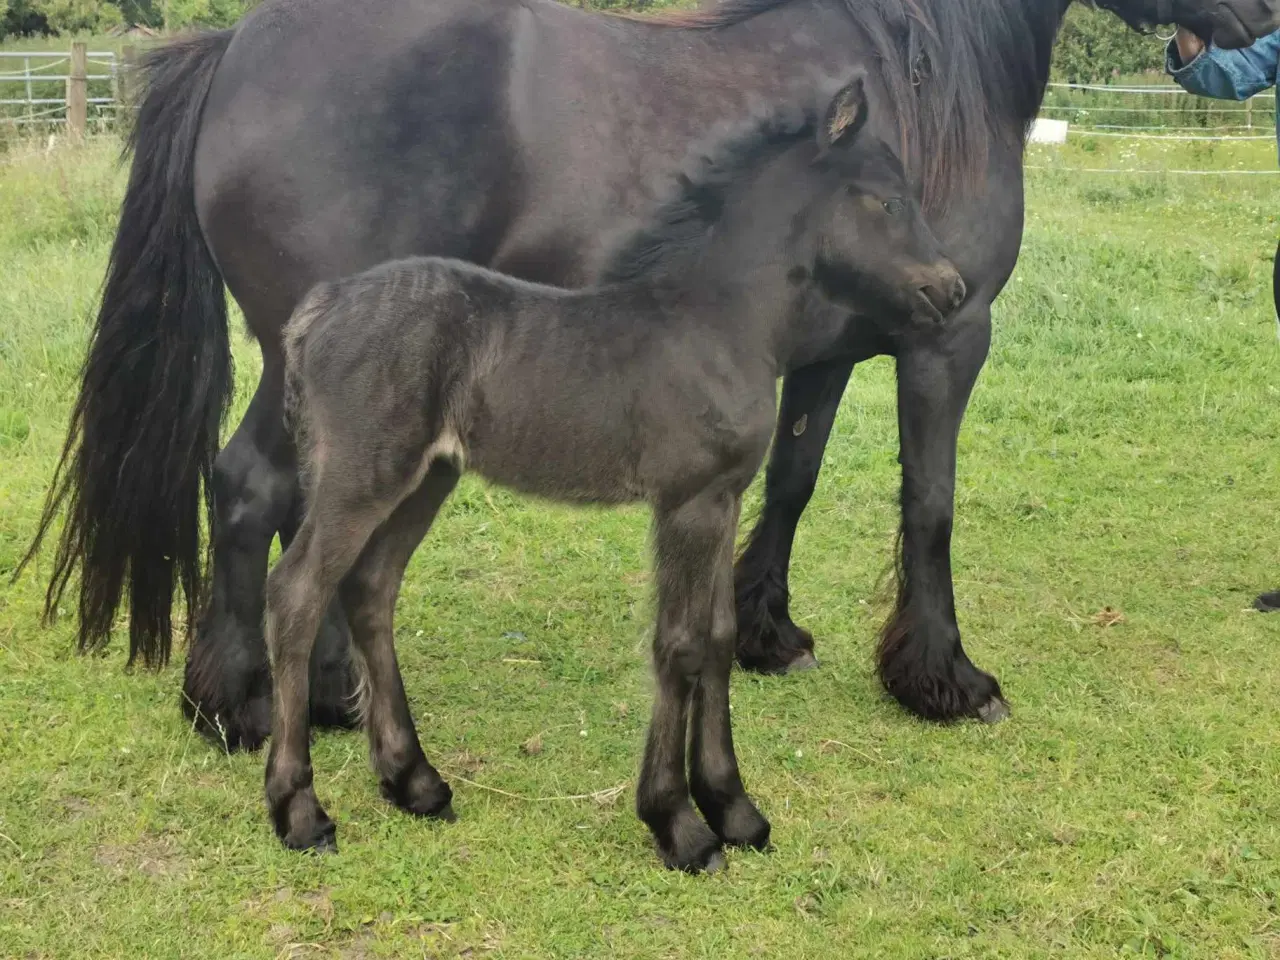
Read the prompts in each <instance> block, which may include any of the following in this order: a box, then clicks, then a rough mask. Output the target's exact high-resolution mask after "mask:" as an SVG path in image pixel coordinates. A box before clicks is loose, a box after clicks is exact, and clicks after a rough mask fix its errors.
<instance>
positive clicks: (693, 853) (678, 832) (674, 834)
mask: <svg viewBox="0 0 1280 960" xmlns="http://www.w3.org/2000/svg"><path fill="white" fill-rule="evenodd" d="M668 831H669V832H668ZM662 834H666V836H667V839H666V840H665V841H664V840H661V839H660V840H659V843H658V849H659V852H660V853H661V854H662V862H663V863H664V864H666V865H667V867H668V869H671V870H683V871H684V872H685V873H714V872H715V871H717V870H722V869H724V852H723V851H722V850H721V849H720V838H719V837H717V836H716V835H715V833H714V832H712V830H711V828H710V827H709V826H707V825H706V823H704V822H703V821H702V818H700V817H699V816H698V815H697V814H696V813H694V812H693V810H692V808H686V809H683V810H681V811H680V812H679V813H677V814H676V815H675V817H674V819H673V820H672V821H671V822H670V826H669V828H668V830H663V831H662V832H661V833H660V834H659V837H661V836H662Z"/></svg>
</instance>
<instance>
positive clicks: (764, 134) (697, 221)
mask: <svg viewBox="0 0 1280 960" xmlns="http://www.w3.org/2000/svg"><path fill="white" fill-rule="evenodd" d="M816 121H817V113H816V111H814V110H805V109H801V108H799V107H795V106H787V107H774V108H773V109H771V110H769V111H768V112H764V113H761V114H759V115H757V116H756V117H754V118H752V119H750V120H748V121H746V122H744V123H742V124H739V125H738V126H736V127H733V128H731V129H730V130H729V131H728V132H727V133H725V134H723V135H721V136H719V137H716V138H715V139H713V140H711V141H710V142H709V143H708V144H707V145H706V146H704V147H702V148H695V149H694V150H693V151H692V158H691V160H690V161H689V162H688V163H687V164H686V166H685V170H684V172H682V173H681V174H679V176H677V178H676V183H675V190H674V191H673V192H672V194H671V196H670V197H669V198H668V199H667V200H666V201H665V202H663V203H662V204H661V205H660V206H659V207H658V209H657V210H656V211H655V212H654V214H653V217H652V219H651V220H650V221H649V223H648V224H647V225H645V226H643V227H640V228H639V229H638V230H636V231H635V232H633V233H631V234H629V235H628V236H627V237H626V239H624V240H623V241H622V242H621V243H620V244H619V245H618V247H617V249H616V250H615V251H614V252H613V254H612V256H610V258H609V260H608V263H607V264H606V265H605V267H604V269H603V271H602V273H601V275H600V283H602V284H612V283H631V282H634V281H637V280H641V279H645V278H652V277H653V276H654V275H655V274H657V273H659V272H660V271H662V270H663V269H664V268H666V267H669V266H671V265H672V264H674V263H675V262H677V261H683V260H684V258H685V257H686V256H687V255H688V254H690V253H691V252H693V251H695V250H697V249H698V248H700V247H701V246H702V244H703V243H704V242H705V240H706V236H707V232H708V231H709V230H710V229H711V228H712V227H713V226H714V225H715V223H716V221H718V220H719V219H720V214H721V213H722V212H723V210H724V201H725V195H726V194H727V193H728V191H729V190H730V189H731V188H732V187H733V186H734V185H735V184H736V183H738V182H739V181H740V180H741V179H742V178H743V177H744V176H746V175H747V174H748V172H749V171H751V170H753V169H754V168H755V167H756V166H757V165H758V164H759V163H760V162H761V161H762V160H764V159H765V157H767V156H769V155H772V154H776V153H779V152H781V151H782V150H785V149H786V148H788V147H790V146H792V145H794V144H796V143H798V142H800V141H801V140H805V139H808V138H811V137H813V136H814V134H815V131H816V129H817V127H816Z"/></svg>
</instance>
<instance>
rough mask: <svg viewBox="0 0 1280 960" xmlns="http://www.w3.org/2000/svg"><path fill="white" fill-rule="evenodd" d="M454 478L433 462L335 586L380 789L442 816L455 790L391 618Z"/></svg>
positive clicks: (409, 808)
mask: <svg viewBox="0 0 1280 960" xmlns="http://www.w3.org/2000/svg"><path fill="white" fill-rule="evenodd" d="M457 482H458V472H457V471H456V470H454V469H453V468H452V467H451V466H447V465H445V464H443V463H437V464H436V465H435V466H433V467H432V469H431V470H430V472H429V473H428V474H427V477H426V479H425V480H423V482H422V486H421V487H419V488H418V489H417V490H416V491H415V492H414V493H413V494H411V495H410V496H409V497H408V499H406V500H405V501H404V502H403V503H402V504H400V506H399V507H398V508H396V512H395V513H394V514H392V515H391V517H390V519H388V520H387V521H386V522H385V523H383V524H382V526H381V527H379V528H378V531H377V532H376V533H375V534H374V535H373V538H372V539H371V540H370V541H369V543H368V545H367V546H366V547H365V550H364V553H363V554H361V556H360V560H359V561H358V562H357V563H356V566H355V568H354V569H353V570H352V571H351V572H350V573H349V574H347V577H346V579H345V580H343V582H342V587H341V590H340V594H341V597H342V603H343V606H344V607H345V608H346V610H347V612H348V615H349V616H350V617H351V629H352V634H353V637H354V640H355V645H356V650H357V652H358V655H359V656H360V657H361V658H362V659H363V661H364V662H363V667H364V671H365V677H366V681H367V683H368V690H367V692H366V693H365V696H364V697H363V698H362V699H363V700H364V701H365V702H366V703H367V709H366V714H365V725H366V726H367V728H368V730H369V748H370V751H371V753H372V756H373V765H374V768H375V769H376V770H377V771H378V777H379V779H380V780H381V787H382V795H383V796H384V797H386V798H387V799H388V800H390V801H391V802H392V803H394V804H395V805H396V806H397V807H399V808H400V809H401V810H404V811H406V812H408V813H412V814H416V815H418V816H425V817H437V818H439V819H442V820H452V819H453V807H452V805H451V803H450V801H451V800H452V798H453V792H452V791H451V790H450V789H449V785H448V784H447V783H445V781H444V780H442V779H441V777H440V774H439V773H437V772H436V769H435V767H433V766H431V764H430V763H429V762H428V761H427V758H426V755H425V754H424V753H423V752H422V745H421V744H420V743H419V741H418V734H417V731H416V730H415V729H414V725H413V715H412V714H411V713H410V711H409V703H408V700H407V699H406V698H405V693H404V684H403V683H402V682H401V677H400V667H399V665H398V664H397V663H396V651H395V635H394V619H395V608H396V596H397V595H398V594H399V592H400V584H401V582H402V581H403V579H404V570H405V567H406V566H407V565H408V563H409V558H410V557H412V556H413V551H414V550H415V549H416V548H417V546H418V544H419V543H421V542H422V538H423V537H424V536H426V534H427V531H428V530H429V529H430V528H431V522H432V520H434V519H435V516H436V513H437V512H438V511H439V509H440V506H441V505H442V504H443V503H444V501H445V499H446V498H447V497H448V496H449V494H450V493H451V492H452V491H453V488H454V486H455V485H456V484H457Z"/></svg>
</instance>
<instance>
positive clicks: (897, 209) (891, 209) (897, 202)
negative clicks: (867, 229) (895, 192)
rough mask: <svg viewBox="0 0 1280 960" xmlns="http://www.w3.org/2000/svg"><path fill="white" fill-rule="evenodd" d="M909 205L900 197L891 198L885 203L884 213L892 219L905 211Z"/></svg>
mask: <svg viewBox="0 0 1280 960" xmlns="http://www.w3.org/2000/svg"><path fill="white" fill-rule="evenodd" d="M906 207H907V205H906V204H905V203H903V202H902V200H901V199H899V198H898V197H890V198H889V199H888V200H886V201H885V202H884V212H885V213H887V214H889V216H891V217H896V216H897V215H898V214H900V213H902V211H903V210H905V209H906Z"/></svg>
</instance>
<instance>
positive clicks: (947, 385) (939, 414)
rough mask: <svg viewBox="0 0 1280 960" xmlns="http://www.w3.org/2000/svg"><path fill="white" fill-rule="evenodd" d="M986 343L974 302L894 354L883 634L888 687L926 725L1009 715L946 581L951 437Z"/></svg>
mask: <svg viewBox="0 0 1280 960" xmlns="http://www.w3.org/2000/svg"><path fill="white" fill-rule="evenodd" d="M990 342H991V315H990V307H989V305H987V304H985V303H980V302H979V303H973V304H971V305H970V306H967V307H965V308H964V309H963V310H962V311H961V312H959V313H957V314H956V315H955V316H954V317H953V318H952V319H950V320H948V321H947V323H946V325H945V327H943V328H942V330H941V331H938V332H936V333H934V332H930V333H928V334H922V335H920V336H917V337H914V338H911V339H908V340H906V341H905V342H904V343H903V346H902V350H901V352H900V354H899V356H898V429H899V434H900V444H901V450H900V453H899V460H900V461H901V463H902V536H901V542H900V549H901V557H900V570H899V574H898V577H899V579H898V600H897V606H896V609H895V610H894V612H893V614H892V616H891V618H890V620H889V622H888V623H887V624H886V625H885V628H884V633H883V634H882V636H881V638H880V648H879V671H880V679H881V681H882V682H883V683H884V686H885V688H886V689H887V690H888V691H889V692H890V693H891V694H892V695H893V696H894V697H896V698H897V700H898V701H899V702H900V703H901V704H902V705H903V706H904V707H906V708H907V709H908V710H910V711H911V712H912V713H915V714H918V715H919V716H921V717H924V718H925V719H927V720H938V721H947V720H954V719H957V718H959V717H978V718H980V719H982V720H986V721H988V722H994V721H996V720H1000V719H1002V718H1003V717H1005V716H1007V715H1008V707H1007V706H1006V704H1005V702H1004V699H1003V698H1002V696H1001V693H1000V684H999V683H997V682H996V679H995V677H992V676H991V675H990V674H987V673H983V672H982V671H981V670H979V669H978V668H977V667H975V666H974V665H973V663H972V662H970V660H969V658H968V656H966V655H965V652H964V648H963V647H962V646H961V645H960V627H959V626H958V624H957V623H956V607H955V594H954V591H953V587H952V582H951V526H952V519H953V517H954V514H955V484H956V440H957V437H958V435H959V432H960V421H961V419H962V418H963V417H964V411H965V407H966V406H967V405H968V402H969V394H970V392H971V391H972V389H973V384H974V381H975V380H976V379H977V376H978V371H979V370H981V369H982V364H983V362H984V361H985V360H986V356H987V350H988V348H989V346H990Z"/></svg>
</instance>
